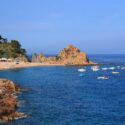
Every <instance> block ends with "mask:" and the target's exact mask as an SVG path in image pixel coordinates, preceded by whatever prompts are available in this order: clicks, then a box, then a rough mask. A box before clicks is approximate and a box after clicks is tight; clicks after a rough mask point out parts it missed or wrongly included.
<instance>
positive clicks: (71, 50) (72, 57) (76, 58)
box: [32, 45, 94, 65]
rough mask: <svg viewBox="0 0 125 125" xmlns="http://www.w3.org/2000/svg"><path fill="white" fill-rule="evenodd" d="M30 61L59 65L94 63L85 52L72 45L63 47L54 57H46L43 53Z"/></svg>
mask: <svg viewBox="0 0 125 125" xmlns="http://www.w3.org/2000/svg"><path fill="white" fill-rule="evenodd" d="M32 62H41V63H47V64H61V65H94V63H93V62H90V61H89V60H88V58H87V55H86V53H84V52H80V50H79V49H78V48H76V47H74V46H73V45H69V46H67V47H66V48H64V49H63V50H62V51H61V52H60V53H59V54H58V55H57V56H56V57H49V58H46V57H45V56H44V55H41V54H40V55H35V56H34V57H33V61H32Z"/></svg>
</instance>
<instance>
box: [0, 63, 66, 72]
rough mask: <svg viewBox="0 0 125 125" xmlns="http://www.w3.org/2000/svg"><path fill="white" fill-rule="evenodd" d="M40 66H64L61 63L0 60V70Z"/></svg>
mask: <svg viewBox="0 0 125 125" xmlns="http://www.w3.org/2000/svg"><path fill="white" fill-rule="evenodd" d="M41 66H64V65H63V64H49V63H30V62H20V63H19V64H16V63H15V62H0V70H8V69H16V68H28V67H41Z"/></svg>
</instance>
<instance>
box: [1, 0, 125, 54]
mask: <svg viewBox="0 0 125 125" xmlns="http://www.w3.org/2000/svg"><path fill="white" fill-rule="evenodd" d="M0 15H1V17H0V34H1V35H2V36H3V37H7V38H8V39H9V40H10V39H17V40H19V41H20V42H21V44H22V45H23V47H24V48H26V49H27V52H28V53H30V54H31V53H34V52H37V53H45V54H55V53H58V52H59V51H60V50H61V49H62V48H64V47H65V46H67V45H68V44H73V45H75V46H77V47H78V48H79V49H81V50H82V51H85V52H87V53H88V54H125V0H0Z"/></svg>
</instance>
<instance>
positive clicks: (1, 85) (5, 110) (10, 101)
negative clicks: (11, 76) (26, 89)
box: [0, 79, 26, 122]
mask: <svg viewBox="0 0 125 125" xmlns="http://www.w3.org/2000/svg"><path fill="white" fill-rule="evenodd" d="M19 92H20V88H19V87H18V86H17V85H15V84H14V83H13V82H12V81H10V80H7V79H0V121H1V122H9V121H12V120H16V119H20V118H24V117H26V115H25V114H24V113H20V112H17V108H18V100H17V98H16V96H15V95H17V94H19Z"/></svg>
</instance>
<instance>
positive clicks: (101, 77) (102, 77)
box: [97, 76, 109, 79]
mask: <svg viewBox="0 0 125 125" xmlns="http://www.w3.org/2000/svg"><path fill="white" fill-rule="evenodd" d="M97 79H109V77H107V76H100V77H98V78H97Z"/></svg>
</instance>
